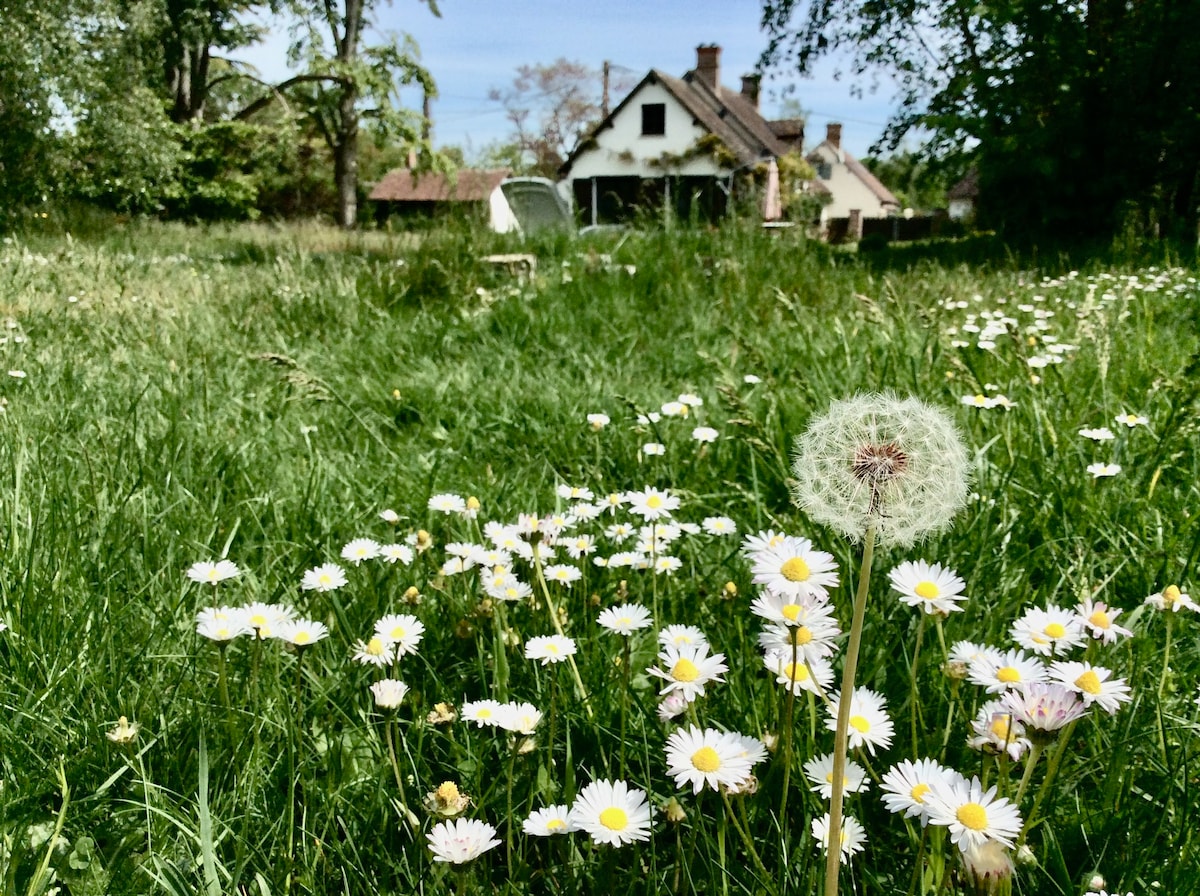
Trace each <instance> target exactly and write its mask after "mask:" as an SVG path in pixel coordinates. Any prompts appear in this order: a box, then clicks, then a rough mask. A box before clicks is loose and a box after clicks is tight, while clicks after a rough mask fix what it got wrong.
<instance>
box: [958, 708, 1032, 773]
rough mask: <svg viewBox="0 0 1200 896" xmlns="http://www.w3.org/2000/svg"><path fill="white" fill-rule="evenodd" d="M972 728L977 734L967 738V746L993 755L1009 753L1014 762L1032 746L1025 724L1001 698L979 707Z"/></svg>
mask: <svg viewBox="0 0 1200 896" xmlns="http://www.w3.org/2000/svg"><path fill="white" fill-rule="evenodd" d="M971 730H972V731H974V732H975V734H974V735H973V736H971V737H969V738H967V746H969V747H970V748H971V749H973V750H983V751H984V752H986V753H989V754H991V755H993V756H998V755H1000V754H1001V753H1007V754H1008V755H1009V758H1011V759H1012V761H1013V762H1017V761H1018V760H1020V758H1021V757H1022V756H1024V755H1025V753H1026V751H1027V750H1028V749H1029V748H1030V747H1031V746H1032V744H1031V742H1030V740H1029V738H1028V737H1026V736H1025V726H1024V725H1023V724H1021V723H1020V722H1018V721H1017V720H1016V719H1015V718H1013V714H1012V712H1011V711H1010V710H1008V709H1005V708H1004V706H1003V705H1002V704H1001V702H1000V701H999V700H989V701H988V702H987V703H985V704H983V706H981V707H979V712H977V713H975V718H974V720H972V722H971Z"/></svg>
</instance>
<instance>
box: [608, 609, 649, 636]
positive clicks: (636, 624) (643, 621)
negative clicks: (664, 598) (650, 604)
mask: <svg viewBox="0 0 1200 896" xmlns="http://www.w3.org/2000/svg"><path fill="white" fill-rule="evenodd" d="M651 621H652V620H651V619H650V611H649V610H647V609H646V608H645V607H643V606H641V605H640V604H621V605H619V606H616V607H609V608H608V609H607V610H601V611H600V615H599V616H597V617H596V622H597V623H599V624H600V625H601V626H603V627H604V628H606V629H608V630H609V631H610V632H616V633H617V634H618V635H632V634H633V633H634V632H635V631H637V630H638V629H643V628H649V627H650V624H651Z"/></svg>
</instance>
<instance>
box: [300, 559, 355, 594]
mask: <svg viewBox="0 0 1200 896" xmlns="http://www.w3.org/2000/svg"><path fill="white" fill-rule="evenodd" d="M345 584H346V571H345V570H344V569H342V568H341V567H340V566H338V565H337V564H336V563H323V564H321V565H320V566H316V567H313V568H312V569H310V570H307V571H305V573H304V575H303V576H302V577H301V578H300V588H301V589H302V590H304V591H336V590H337V589H339V588H341V587H342V586H343V585H345Z"/></svg>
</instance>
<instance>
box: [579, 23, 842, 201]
mask: <svg viewBox="0 0 1200 896" xmlns="http://www.w3.org/2000/svg"><path fill="white" fill-rule="evenodd" d="M720 60H721V48H720V47H718V46H715V45H707V46H700V47H697V48H696V67H695V69H693V70H692V71H689V72H687V73H686V74H685V75H684V76H683V77H682V78H676V77H673V76H671V75H668V74H665V73H664V72H661V71H658V70H657V69H651V71H650V73H649V74H647V75H646V77H645V78H643V79H642V81H641V82H640V83H639V84H638V85H637V87H635V88H634V89H633V91H632V92H631V93H630V94H629V95H628V96H627V97H626V98H625V99H624V101H622V102H621V104H620V105H619V106H617V107H616V109H614V110H613V111H612V113H611V114H609V115H608V117H607V118H605V119H604V121H602V122H601V123H600V124H599V125H598V126H597V128H596V129H595V130H594V131H593V132H592V134H591V135H590V136H589V137H588V138H587V139H586V140H584V141H583V142H582V143H580V145H579V146H578V147H577V148H576V149H575V151H574V152H572V153H571V155H570V157H569V158H568V159H567V161H566V162H565V163H564V165H563V168H562V171H561V173H562V176H563V177H564V179H566V180H567V181H569V183H570V187H571V192H572V194H573V195H574V198H575V204H576V206H577V207H578V208H579V209H580V210H581V211H582V218H583V223H584V224H605V223H612V222H617V221H622V220H626V219H627V218H629V217H630V216H631V215H633V214H634V213H636V211H637V210H638V209H649V210H654V211H657V210H660V209H664V208H670V209H673V210H674V211H675V213H676V214H677V215H679V216H680V217H683V218H687V217H690V216H692V215H696V216H698V217H700V218H702V219H708V220H711V219H715V218H718V217H720V216H722V215H723V214H724V213H725V212H726V210H727V209H728V207H729V203H730V201H731V199H734V198H740V197H738V196H737V195H736V194H737V191H738V190H739V189H742V190H747V189H750V188H751V187H750V185H751V184H752V179H751V178H750V177H748V176H747V177H739V175H749V174H750V172H751V171H752V170H753V169H759V171H760V172H761V173H762V174H765V172H766V171H767V170H768V167H769V165H770V163H771V162H772V161H773V160H776V159H778V158H779V157H780V156H782V155H784V154H786V153H788V152H789V151H798V150H799V149H800V147H801V145H802V143H803V140H804V127H803V123H802V122H800V121H798V120H795V119H783V120H778V121H768V120H766V119H765V118H763V117H762V115H761V113H760V112H759V78H758V76H756V75H746V76H743V78H742V87H741V90H740V91H733V90H729V89H728V88H725V87H722V86H721V81H720ZM759 180H765V181H766V182H767V183H773V184H774V189H775V190H776V191H778V180H777V179H770V178H763V177H760V178H759ZM754 189H758V190H761V188H760V187H754ZM818 189H819V187H818ZM746 198H747V200H749V199H750V198H752V197H750V196H747V197H746ZM753 198H756V199H757V200H759V201H761V199H762V197H753ZM770 199H774V202H773V203H772V202H771V201H769V200H770ZM760 207H761V208H768V209H771V208H774V209H778V208H779V203H778V198H777V197H769V198H768V201H766V202H762V205H760Z"/></svg>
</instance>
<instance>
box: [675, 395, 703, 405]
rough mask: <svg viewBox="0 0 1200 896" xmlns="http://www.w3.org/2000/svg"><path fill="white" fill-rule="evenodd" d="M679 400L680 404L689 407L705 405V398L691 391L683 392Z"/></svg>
mask: <svg viewBox="0 0 1200 896" xmlns="http://www.w3.org/2000/svg"><path fill="white" fill-rule="evenodd" d="M678 401H679V403H680V404H682V405H686V406H687V407H689V408H698V407H703V405H704V399H703V398H701V397H700V396H699V395H695V394H693V393H691V392H684V393H683V394H681V395H680V396H679V398H678Z"/></svg>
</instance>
